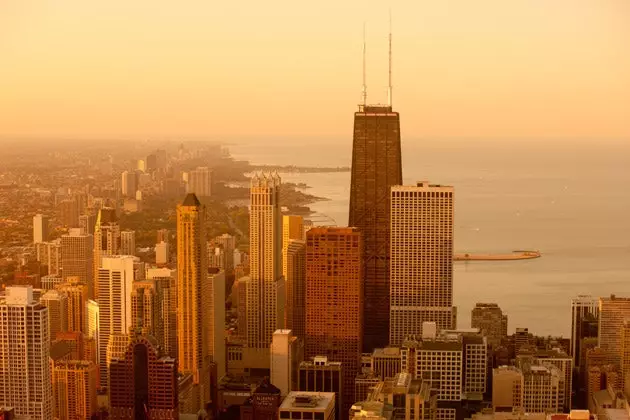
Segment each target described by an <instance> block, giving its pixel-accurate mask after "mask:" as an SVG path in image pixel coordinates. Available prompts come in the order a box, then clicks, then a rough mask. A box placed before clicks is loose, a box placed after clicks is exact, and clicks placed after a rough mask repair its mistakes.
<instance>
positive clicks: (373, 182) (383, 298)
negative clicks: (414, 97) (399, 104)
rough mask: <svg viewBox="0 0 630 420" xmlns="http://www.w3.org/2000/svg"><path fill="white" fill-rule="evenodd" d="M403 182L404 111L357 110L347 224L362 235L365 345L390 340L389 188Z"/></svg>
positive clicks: (380, 344) (381, 344)
mask: <svg viewBox="0 0 630 420" xmlns="http://www.w3.org/2000/svg"><path fill="white" fill-rule="evenodd" d="M401 184H402V160H401V151H400V116H399V114H398V113H397V112H394V111H393V110H392V107H391V104H390V105H388V106H380V105H379V106H366V105H365V103H364V104H363V106H361V107H360V108H359V111H358V112H355V114H354V135H353V143H352V173H351V181H350V211H349V218H348V225H349V226H352V227H357V228H359V230H360V231H361V234H362V235H363V242H364V244H365V245H364V250H363V258H362V263H363V266H364V269H363V272H364V276H365V305H364V319H365V325H369V328H366V329H365V331H364V333H365V337H364V340H363V346H364V350H365V351H366V352H370V351H372V350H373V349H374V348H377V347H385V346H386V345H387V344H389V315H390V313H389V312H390V310H389V296H390V287H389V274H390V270H389V252H390V244H389V240H390V239H389V234H390V188H391V187H393V186H395V185H401Z"/></svg>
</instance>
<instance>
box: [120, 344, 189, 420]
mask: <svg viewBox="0 0 630 420" xmlns="http://www.w3.org/2000/svg"><path fill="white" fill-rule="evenodd" d="M110 375H111V379H110V380H111V389H110V407H111V409H110V416H111V418H112V419H113V420H115V419H143V418H148V419H165V420H176V419H179V409H178V389H177V363H176V362H175V359H173V358H171V357H168V356H164V355H162V354H161V353H160V348H159V345H158V343H157V341H156V340H155V339H154V338H153V337H151V336H142V335H136V336H134V337H132V338H131V340H130V342H129V345H128V346H127V350H126V351H125V352H124V356H123V357H120V358H113V359H112V360H111V362H110ZM130 378H133V380H130Z"/></svg>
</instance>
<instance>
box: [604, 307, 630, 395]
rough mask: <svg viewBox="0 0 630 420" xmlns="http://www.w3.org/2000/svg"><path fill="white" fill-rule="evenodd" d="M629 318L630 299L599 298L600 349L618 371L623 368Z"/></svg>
mask: <svg viewBox="0 0 630 420" xmlns="http://www.w3.org/2000/svg"><path fill="white" fill-rule="evenodd" d="M628 318H630V298H620V297H616V296H615V295H611V296H610V297H607V298H599V334H598V335H599V347H600V348H601V349H602V350H603V351H604V352H605V354H606V360H607V362H608V363H609V364H612V365H614V366H615V367H616V368H617V369H620V367H621V352H622V348H623V346H622V332H623V321H624V320H625V319H628ZM621 380H622V382H623V378H621ZM621 389H623V386H622V387H621Z"/></svg>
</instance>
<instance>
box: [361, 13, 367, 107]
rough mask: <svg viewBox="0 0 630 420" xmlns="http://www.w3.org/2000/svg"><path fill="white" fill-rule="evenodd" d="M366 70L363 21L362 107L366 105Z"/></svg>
mask: <svg viewBox="0 0 630 420" xmlns="http://www.w3.org/2000/svg"><path fill="white" fill-rule="evenodd" d="M365 73H366V71H365V22H363V89H362V93H361V96H362V99H363V107H364V108H365V106H366V105H367V84H366V74H365Z"/></svg>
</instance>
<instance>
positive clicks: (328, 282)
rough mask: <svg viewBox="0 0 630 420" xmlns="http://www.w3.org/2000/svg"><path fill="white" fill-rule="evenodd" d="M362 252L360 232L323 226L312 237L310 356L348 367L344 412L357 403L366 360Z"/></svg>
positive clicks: (308, 246) (308, 240) (308, 238)
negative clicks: (363, 355) (363, 359)
mask: <svg viewBox="0 0 630 420" xmlns="http://www.w3.org/2000/svg"><path fill="white" fill-rule="evenodd" d="M362 250H363V243H362V238H361V234H360V232H359V230H358V229H356V228H338V227H317V228H312V229H311V230H309V231H308V233H307V234H306V296H307V298H306V339H305V341H306V344H305V346H306V347H305V357H306V358H311V357H315V356H328V358H329V359H330V360H334V361H336V362H341V363H342V364H343V375H344V376H343V384H344V385H343V386H344V390H345V394H344V396H343V399H344V403H343V404H341V405H340V406H341V408H342V410H343V412H346V411H347V410H348V409H349V408H350V404H352V400H353V395H352V394H353V389H354V378H355V377H356V375H357V373H358V372H359V360H360V359H361V349H362V337H363V325H364V324H363V319H362V317H363V282H364V276H363V270H362V268H363V265H362V262H361V256H362V255H363V253H362ZM366 325H367V328H368V329H369V328H372V327H373V326H372V325H369V324H366Z"/></svg>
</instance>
